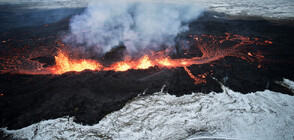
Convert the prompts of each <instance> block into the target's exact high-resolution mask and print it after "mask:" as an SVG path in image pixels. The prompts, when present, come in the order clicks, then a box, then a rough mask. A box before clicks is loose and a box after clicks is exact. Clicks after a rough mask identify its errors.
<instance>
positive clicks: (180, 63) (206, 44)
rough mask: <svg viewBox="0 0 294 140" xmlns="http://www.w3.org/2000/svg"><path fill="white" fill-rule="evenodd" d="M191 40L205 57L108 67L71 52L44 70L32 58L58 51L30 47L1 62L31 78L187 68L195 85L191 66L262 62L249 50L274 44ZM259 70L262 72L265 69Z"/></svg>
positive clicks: (164, 56)
mask: <svg viewBox="0 0 294 140" xmlns="http://www.w3.org/2000/svg"><path fill="white" fill-rule="evenodd" d="M189 37H190V41H186V42H185V43H188V44H189V46H191V47H194V48H198V49H199V50H200V51H201V53H202V54H203V55H202V56H196V57H188V58H179V59H172V58H171V57H170V56H169V54H170V52H171V51H173V50H172V49H165V50H162V51H160V52H151V53H148V55H147V54H146V55H144V56H142V57H141V58H139V59H125V60H123V61H119V62H115V63H113V64H112V65H110V66H108V65H107V66H104V65H102V64H101V63H99V62H98V61H95V60H87V59H81V60H76V59H71V58H69V57H68V55H67V54H66V53H65V52H67V51H65V52H63V51H59V52H58V55H57V56H55V62H56V64H55V65H54V66H51V67H49V68H44V67H43V64H41V63H39V62H37V61H31V58H36V57H39V56H46V55H48V56H52V55H53V54H54V52H55V51H56V49H55V50H54V49H51V48H49V47H47V48H42V47H39V48H38V49H37V50H32V49H31V48H30V47H29V46H25V47H24V48H23V49H14V50H11V51H10V52H6V53H5V55H4V56H5V57H0V60H2V63H1V64H0V66H1V68H2V70H1V71H2V72H7V71H10V72H13V71H15V72H19V73H27V74H48V73H52V74H63V73H66V72H69V71H78V72H80V71H83V70H85V69H89V70H94V71H101V70H105V71H107V70H113V71H127V70H130V69H147V68H149V67H154V66H158V67H167V68H173V67H184V69H185V70H186V71H187V73H188V74H189V76H190V77H191V78H193V79H194V80H195V81H197V80H196V79H197V77H201V76H199V75H198V76H192V75H193V74H192V73H191V71H189V69H188V68H187V67H188V66H191V65H194V64H196V65H200V64H205V63H209V62H212V61H216V60H219V59H221V58H224V57H226V56H234V57H238V58H241V59H244V60H246V61H248V62H253V61H254V62H261V61H262V60H263V59H264V56H263V55H262V53H261V52H258V51H255V50H253V49H251V50H250V52H248V49H247V50H246V48H249V47H251V46H256V45H270V44H272V43H273V42H271V41H269V40H262V39H259V38H249V37H245V36H241V35H236V34H231V33H225V35H224V36H213V35H190V36H189ZM226 42H234V43H232V44H229V46H227V44H228V43H226ZM236 42H238V43H236ZM57 44H58V45H59V48H61V49H62V48H65V49H66V48H67V46H65V45H64V44H62V43H61V42H57ZM182 50H183V51H184V52H183V54H184V55H187V54H192V55H190V56H194V54H193V53H195V50H190V49H189V47H187V46H185V45H183V46H182ZM28 51H29V52H28ZM23 52H25V53H23ZM196 53H197V52H196ZM26 54H30V55H26ZM259 67H260V68H261V66H259ZM1 71H0V72H1ZM195 77H196V79H195ZM200 79H201V78H200ZM198 81H199V78H198Z"/></svg>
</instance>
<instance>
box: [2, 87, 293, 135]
mask: <svg viewBox="0 0 294 140" xmlns="http://www.w3.org/2000/svg"><path fill="white" fill-rule="evenodd" d="M223 90H224V91H223V93H214V92H211V93H209V94H202V93H193V94H191V95H184V96H181V97H176V96H174V95H170V94H168V93H163V92H158V93H154V94H153V95H149V96H139V97H136V98H135V99H133V100H132V101H130V102H129V103H127V104H126V105H125V106H124V107H123V108H122V109H121V110H119V111H115V112H113V113H110V114H109V115H107V116H106V117H105V118H104V119H102V120H101V121H100V122H99V123H98V124H96V125H93V126H87V125H82V124H77V123H75V122H74V121H73V120H74V118H73V117H64V118H58V119H52V120H46V121H42V122H39V123H36V124H33V125H31V126H28V127H25V128H22V129H19V130H7V129H5V128H4V129H2V130H3V131H4V132H5V133H7V134H12V135H13V136H14V137H15V138H27V139H36V140H38V139H63V138H64V139H107V138H112V139H175V140H176V139H197V138H223V139H225V138H233V139H275V140H277V139H293V138H294V97H293V96H289V95H285V94H281V93H277V92H273V91H269V90H265V91H261V92H254V93H249V94H246V95H244V94H241V93H238V92H234V91H232V90H230V89H228V88H226V87H224V86H223Z"/></svg>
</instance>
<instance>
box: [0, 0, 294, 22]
mask: <svg viewBox="0 0 294 140" xmlns="http://www.w3.org/2000/svg"><path fill="white" fill-rule="evenodd" d="M126 1H141V2H150V1H151V2H154V1H156V0H126ZM163 1H165V2H169V3H175V4H177V3H183V2H187V1H189V2H191V1H192V2H194V3H203V4H204V5H206V7H207V9H208V10H210V11H215V12H221V13H225V14H228V15H231V16H240V17H244V16H246V17H263V18H266V19H294V10H293V9H294V1H293V0H187V1H180V0H163ZM89 2H90V0H2V1H0V4H1V3H2V4H7V3H8V4H31V6H29V7H28V8H44V9H52V8H68V7H71V8H73V7H86V6H87V5H88V3H89Z"/></svg>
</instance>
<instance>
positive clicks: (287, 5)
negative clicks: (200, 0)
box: [207, 0, 294, 19]
mask: <svg viewBox="0 0 294 140" xmlns="http://www.w3.org/2000/svg"><path fill="white" fill-rule="evenodd" d="M207 6H208V7H209V9H210V10H211V11H216V12H222V13H225V14H228V15H232V16H249V17H264V18H266V19H293V17H294V1H293V0H208V1H207Z"/></svg>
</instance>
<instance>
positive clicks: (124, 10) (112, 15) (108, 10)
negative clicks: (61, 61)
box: [65, 0, 203, 55]
mask: <svg viewBox="0 0 294 140" xmlns="http://www.w3.org/2000/svg"><path fill="white" fill-rule="evenodd" d="M202 10H203V8H202V6H199V5H198V6H197V5H196V4H195V3H192V2H191V1H190V2H186V3H181V4H179V3H177V4H175V3H172V2H164V1H160V2H144V1H140V2H134V1H132V2H131V1H125V0H107V1H103V0H99V1H95V2H92V3H90V4H89V6H88V7H87V9H86V10H85V12H84V13H83V14H81V15H76V16H74V17H73V18H72V19H71V23H70V33H69V35H68V36H67V38H66V39H65V41H66V42H71V43H73V44H76V45H77V44H78V45H80V46H86V47H87V48H92V50H95V52H97V53H98V54H104V53H106V52H108V51H110V50H111V49H112V48H114V47H116V46H118V45H119V44H121V43H123V44H124V45H125V47H126V50H127V53H128V54H131V55H134V54H139V53H142V52H146V51H150V50H159V49H160V48H161V47H162V46H165V47H171V46H173V45H174V44H175V43H174V38H175V37H176V36H177V34H178V33H180V32H183V31H187V30H188V29H189V27H188V24H187V23H189V22H190V21H191V20H194V19H196V18H197V17H198V16H199V15H200V14H201V13H202ZM93 48H94V49H93Z"/></svg>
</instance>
